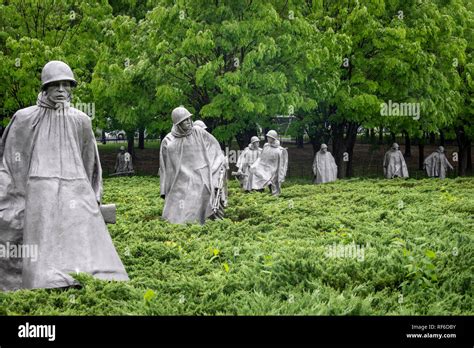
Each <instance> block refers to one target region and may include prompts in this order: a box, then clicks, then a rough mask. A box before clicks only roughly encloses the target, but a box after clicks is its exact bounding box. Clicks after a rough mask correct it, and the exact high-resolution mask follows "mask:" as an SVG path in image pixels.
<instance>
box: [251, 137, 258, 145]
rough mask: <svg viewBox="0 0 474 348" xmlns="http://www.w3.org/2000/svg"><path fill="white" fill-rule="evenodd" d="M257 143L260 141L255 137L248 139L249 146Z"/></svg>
mask: <svg viewBox="0 0 474 348" xmlns="http://www.w3.org/2000/svg"><path fill="white" fill-rule="evenodd" d="M257 141H260V139H259V138H258V137H256V136H253V137H251V138H250V144H253V143H255V142H257Z"/></svg>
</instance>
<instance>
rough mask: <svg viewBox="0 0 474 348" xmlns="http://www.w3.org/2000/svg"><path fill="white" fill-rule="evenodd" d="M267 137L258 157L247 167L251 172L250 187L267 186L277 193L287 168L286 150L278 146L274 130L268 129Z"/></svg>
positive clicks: (256, 188)
mask: <svg viewBox="0 0 474 348" xmlns="http://www.w3.org/2000/svg"><path fill="white" fill-rule="evenodd" d="M267 138H268V143H266V144H265V145H264V147H263V151H262V153H261V154H260V157H259V158H258V159H257V160H256V161H255V162H254V163H253V164H252V165H251V166H250V169H249V171H250V173H251V174H253V179H252V189H253V190H262V189H264V188H265V187H269V188H270V191H271V193H272V194H273V195H279V194H280V193H281V183H282V182H284V181H285V176H286V171H287V169H288V152H287V150H286V149H285V148H283V147H281V146H280V141H279V140H278V134H277V132H276V131H274V130H271V131H269V132H268V133H267Z"/></svg>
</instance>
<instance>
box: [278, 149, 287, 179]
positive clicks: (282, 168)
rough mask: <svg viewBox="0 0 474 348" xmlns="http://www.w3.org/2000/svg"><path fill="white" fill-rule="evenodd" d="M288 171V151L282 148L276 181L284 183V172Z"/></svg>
mask: <svg viewBox="0 0 474 348" xmlns="http://www.w3.org/2000/svg"><path fill="white" fill-rule="evenodd" d="M287 170H288V151H287V150H286V149H285V148H282V150H281V152H280V168H278V181H279V182H283V181H285V176H286V171H287Z"/></svg>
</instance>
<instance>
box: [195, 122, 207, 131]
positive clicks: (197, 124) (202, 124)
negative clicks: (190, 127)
mask: <svg viewBox="0 0 474 348" xmlns="http://www.w3.org/2000/svg"><path fill="white" fill-rule="evenodd" d="M193 124H194V125H195V126H198V127H201V128H202V129H207V126H206V124H205V123H204V121H201V120H197V121H194V122H193Z"/></svg>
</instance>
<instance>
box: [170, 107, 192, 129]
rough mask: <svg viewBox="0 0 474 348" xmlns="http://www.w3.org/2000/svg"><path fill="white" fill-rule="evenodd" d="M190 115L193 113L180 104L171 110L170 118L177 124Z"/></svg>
mask: <svg viewBox="0 0 474 348" xmlns="http://www.w3.org/2000/svg"><path fill="white" fill-rule="evenodd" d="M192 115H193V114H192V113H190V112H189V111H188V110H187V109H186V108H185V107H184V106H182V105H180V106H178V107H177V108H175V109H174V110H173V111H172V112H171V119H172V120H173V124H174V125H177V124H179V123H180V122H182V121H184V120H185V119H187V118H188V117H191V116H192Z"/></svg>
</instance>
